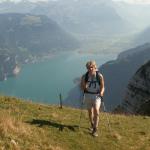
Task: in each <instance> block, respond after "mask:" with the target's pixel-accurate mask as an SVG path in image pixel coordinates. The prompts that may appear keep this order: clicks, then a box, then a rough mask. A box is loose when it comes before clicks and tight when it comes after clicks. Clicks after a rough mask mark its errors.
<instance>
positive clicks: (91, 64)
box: [86, 60, 97, 69]
mask: <svg viewBox="0 0 150 150" xmlns="http://www.w3.org/2000/svg"><path fill="white" fill-rule="evenodd" d="M90 66H93V67H95V69H97V65H96V62H95V60H90V61H88V62H87V63H86V68H87V69H88V68H89V67H90Z"/></svg>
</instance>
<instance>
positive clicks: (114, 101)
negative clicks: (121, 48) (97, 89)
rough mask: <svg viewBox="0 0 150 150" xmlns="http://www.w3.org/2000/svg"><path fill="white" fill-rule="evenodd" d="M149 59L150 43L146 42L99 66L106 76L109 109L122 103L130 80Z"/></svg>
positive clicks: (106, 96)
mask: <svg viewBox="0 0 150 150" xmlns="http://www.w3.org/2000/svg"><path fill="white" fill-rule="evenodd" d="M149 59H150V44H145V45H142V46H139V47H136V48H134V49H130V50H127V51H125V52H123V53H121V54H120V55H119V56H118V58H117V59H116V60H114V61H109V62H107V63H105V64H103V65H102V66H101V67H100V68H99V69H100V71H101V72H102V74H103V75H104V78H105V86H106V92H105V101H106V104H107V106H109V109H114V108H115V107H116V106H117V105H118V104H121V103H122V100H123V97H124V95H125V90H126V87H127V85H128V82H129V80H130V79H131V77H132V76H133V75H134V74H135V72H136V71H137V69H138V68H139V67H140V66H141V65H143V64H144V63H145V62H146V61H148V60H149Z"/></svg>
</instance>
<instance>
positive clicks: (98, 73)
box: [96, 71, 101, 85]
mask: <svg viewBox="0 0 150 150" xmlns="http://www.w3.org/2000/svg"><path fill="white" fill-rule="evenodd" d="M100 78H101V76H100V72H99V71H96V80H97V82H98V84H99V85H100V84H101V80H100Z"/></svg>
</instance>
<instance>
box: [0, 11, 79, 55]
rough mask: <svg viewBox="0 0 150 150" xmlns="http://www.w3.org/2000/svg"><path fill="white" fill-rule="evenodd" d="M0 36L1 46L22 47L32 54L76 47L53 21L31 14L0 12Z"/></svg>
mask: <svg viewBox="0 0 150 150" xmlns="http://www.w3.org/2000/svg"><path fill="white" fill-rule="evenodd" d="M0 37H1V38H0V47H1V48H3V47H5V48H8V49H9V48H11V49H13V48H14V49H19V50H20V49H21V50H22V49H23V50H22V51H29V52H30V53H31V54H34V55H38V54H39V53H46V52H51V51H60V50H70V49H75V48H77V47H78V42H77V41H76V40H75V39H74V38H73V37H72V36H71V35H69V34H68V33H66V32H65V31H64V30H62V29H61V28H60V27H59V26H58V25H57V24H56V23H55V22H54V21H52V20H51V19H49V18H47V17H46V16H38V15H31V14H0ZM21 50H20V51H21Z"/></svg>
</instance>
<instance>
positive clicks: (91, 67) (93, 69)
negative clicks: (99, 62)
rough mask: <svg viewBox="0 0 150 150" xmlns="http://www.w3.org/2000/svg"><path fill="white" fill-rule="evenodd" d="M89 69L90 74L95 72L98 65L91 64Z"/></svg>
mask: <svg viewBox="0 0 150 150" xmlns="http://www.w3.org/2000/svg"><path fill="white" fill-rule="evenodd" d="M88 71H89V73H90V74H95V72H96V67H95V66H94V65H89V66H88Z"/></svg>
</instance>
